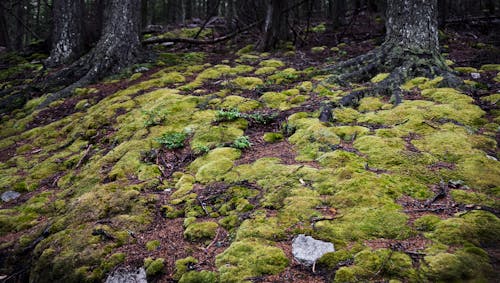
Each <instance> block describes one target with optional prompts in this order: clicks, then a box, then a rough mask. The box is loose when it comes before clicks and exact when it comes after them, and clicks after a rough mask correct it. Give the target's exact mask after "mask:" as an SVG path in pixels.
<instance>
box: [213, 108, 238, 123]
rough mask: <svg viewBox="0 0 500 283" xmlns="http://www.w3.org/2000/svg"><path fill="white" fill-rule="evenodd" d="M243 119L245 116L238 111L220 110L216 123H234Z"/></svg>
mask: <svg viewBox="0 0 500 283" xmlns="http://www.w3.org/2000/svg"><path fill="white" fill-rule="evenodd" d="M241 117H243V114H242V113H240V112H239V111H238V110H236V109H232V110H218V111H217V113H216V116H215V121H217V122H223V121H233V120H236V119H238V118H241Z"/></svg>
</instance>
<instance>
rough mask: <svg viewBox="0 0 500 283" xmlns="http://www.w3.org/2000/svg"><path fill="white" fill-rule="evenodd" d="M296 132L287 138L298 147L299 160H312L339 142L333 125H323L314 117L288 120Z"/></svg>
mask: <svg viewBox="0 0 500 283" xmlns="http://www.w3.org/2000/svg"><path fill="white" fill-rule="evenodd" d="M289 124H290V125H291V126H293V127H294V128H296V129H297V130H296V132H295V133H294V134H293V135H292V136H291V137H290V138H289V141H290V143H292V144H294V145H296V146H297V147H299V148H300V156H299V157H298V158H300V159H301V160H314V159H316V158H318V157H319V156H320V153H321V152H324V151H325V150H328V149H329V148H330V146H333V145H336V144H339V143H340V138H339V137H338V136H337V135H336V134H335V128H334V127H327V126H325V125H323V123H321V122H320V121H319V120H318V119H316V118H304V119H298V120H296V121H291V122H289Z"/></svg>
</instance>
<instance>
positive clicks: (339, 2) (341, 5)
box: [330, 0, 347, 27]
mask: <svg viewBox="0 0 500 283" xmlns="http://www.w3.org/2000/svg"><path fill="white" fill-rule="evenodd" d="M330 3H331V9H332V17H333V26H334V27H340V26H343V25H345V24H346V23H347V21H346V0H333V1H331V2H330Z"/></svg>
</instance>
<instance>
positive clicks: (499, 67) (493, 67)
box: [481, 64, 500, 71]
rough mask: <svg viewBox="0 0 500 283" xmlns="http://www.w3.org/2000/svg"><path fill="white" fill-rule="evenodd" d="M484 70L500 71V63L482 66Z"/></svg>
mask: <svg viewBox="0 0 500 283" xmlns="http://www.w3.org/2000/svg"><path fill="white" fill-rule="evenodd" d="M481 70H483V71H500V64H486V65H483V66H481Z"/></svg>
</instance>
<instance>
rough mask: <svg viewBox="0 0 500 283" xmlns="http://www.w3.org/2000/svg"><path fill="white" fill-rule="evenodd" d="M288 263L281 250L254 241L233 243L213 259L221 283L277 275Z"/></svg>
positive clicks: (246, 280)
mask: <svg viewBox="0 0 500 283" xmlns="http://www.w3.org/2000/svg"><path fill="white" fill-rule="evenodd" d="M288 262H289V261H288V259H287V257H286V256H285V253H284V252H283V251H282V250H281V249H279V248H276V247H273V246H271V245H269V244H267V243H265V242H264V243H263V242H262V241H255V240H245V241H238V242H234V243H232V244H231V246H229V248H228V249H226V250H225V251H224V252H223V253H222V254H219V255H218V256H217V257H216V259H215V264H216V265H217V267H218V268H219V272H220V280H221V281H222V282H249V280H248V278H250V277H255V276H261V275H267V274H277V273H280V272H281V271H283V270H284V269H285V267H286V266H287V265H288Z"/></svg>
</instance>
